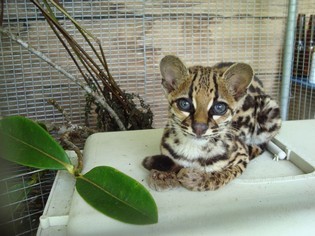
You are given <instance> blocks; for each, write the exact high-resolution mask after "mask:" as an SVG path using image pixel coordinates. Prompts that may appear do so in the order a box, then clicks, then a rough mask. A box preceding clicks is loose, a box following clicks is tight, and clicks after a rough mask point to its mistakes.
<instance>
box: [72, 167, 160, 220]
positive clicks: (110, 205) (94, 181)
mask: <svg viewBox="0 0 315 236" xmlns="http://www.w3.org/2000/svg"><path fill="white" fill-rule="evenodd" d="M76 188H77V191H78V193H79V194H80V195H81V197H82V198H83V199H84V200H85V201H86V202H87V203H89V204H90V205H91V206H92V207H94V208H95V209H97V210H98V211H100V212H102V213H103V214H105V215H107V216H109V217H111V218H114V219H116V220H119V221H122V222H125V223H130V224H137V225H145V224H154V223H157V221H158V213H157V207H156V204H155V202H154V199H153V198H152V196H151V194H150V193H149V192H148V191H147V190H146V189H145V187H143V186H142V185H141V184H140V183H138V182H137V181H136V180H134V179H132V178H130V177H129V176H127V175H125V174H123V173H121V172H120V171H118V170H116V169H114V168H112V167H108V166H99V167H95V168H94V169H92V170H90V171H89V172H88V173H86V174H85V175H80V176H78V177H77V182H76ZM91 193H93V194H91Z"/></svg>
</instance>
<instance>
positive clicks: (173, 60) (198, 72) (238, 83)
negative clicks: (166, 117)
mask: <svg viewBox="0 0 315 236" xmlns="http://www.w3.org/2000/svg"><path fill="white" fill-rule="evenodd" d="M160 70H161V74H162V85H163V87H164V90H165V92H166V96H167V99H168V102H169V106H170V109H169V110H170V119H173V120H174V124H175V125H178V126H179V127H181V129H182V130H183V132H184V133H186V134H190V135H193V136H195V137H198V138H200V137H213V136H216V135H217V134H218V133H221V132H224V131H225V129H226V127H227V126H228V124H229V123H230V122H231V121H232V117H233V115H234V113H235V110H236V109H237V108H238V106H239V104H240V101H241V100H242V98H243V97H244V95H245V94H246V91H247V88H248V86H249V85H250V83H251V81H252V78H253V69H252V68H251V67H250V66H249V65H248V64H245V63H219V64H217V65H215V66H214V67H202V66H195V67H191V68H187V67H186V66H185V65H184V63H183V62H182V61H181V60H180V59H179V58H178V57H176V56H172V55H169V56H165V57H164V58H163V59H162V60H161V62H160Z"/></svg>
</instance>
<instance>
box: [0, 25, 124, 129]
mask: <svg viewBox="0 0 315 236" xmlns="http://www.w3.org/2000/svg"><path fill="white" fill-rule="evenodd" d="M0 33H2V34H4V35H7V36H8V37H9V38H10V39H11V40H13V41H15V42H16V43H18V44H20V45H21V46H22V47H23V48H25V49H26V50H28V51H29V52H31V53H33V54H34V55H36V56H37V57H39V58H40V59H42V60H43V61H45V62H47V63H48V64H49V65H50V66H52V67H53V68H55V69H56V70H57V71H59V72H60V73H62V74H63V75H65V76H66V77H67V78H68V79H70V80H71V81H73V82H75V83H76V84H77V85H79V86H80V87H81V88H82V89H84V90H85V92H86V93H88V94H89V95H91V96H92V97H93V98H94V99H95V102H96V103H98V104H99V105H100V106H101V107H103V108H104V109H106V111H107V112H108V113H109V114H110V115H111V117H112V118H113V119H114V120H115V121H116V123H117V125H118V127H119V128H120V130H126V128H125V126H124V124H123V123H122V122H121V120H120V118H119V117H118V115H117V114H116V112H115V111H114V110H113V109H112V108H111V107H110V106H109V104H108V103H107V102H106V101H105V99H104V98H103V97H101V96H99V95H97V94H96V93H95V92H94V91H93V90H92V89H91V88H90V87H89V86H88V85H86V84H83V83H82V82H81V81H80V80H79V79H78V78H76V77H75V76H73V75H71V74H70V73H69V72H67V71H66V70H64V69H63V68H62V67H60V66H59V65H57V64H56V63H54V62H53V61H52V60H51V59H50V58H49V57H47V56H46V55H45V54H44V53H42V52H40V51H38V50H36V49H35V48H33V47H31V46H30V45H29V44H28V43H26V42H24V41H23V40H21V39H20V38H18V37H16V36H15V35H14V34H12V33H11V32H9V31H7V30H5V29H4V28H2V27H0Z"/></svg>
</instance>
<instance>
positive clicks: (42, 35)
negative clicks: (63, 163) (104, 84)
mask: <svg viewBox="0 0 315 236" xmlns="http://www.w3.org/2000/svg"><path fill="white" fill-rule="evenodd" d="M2 2H3V10H2V15H3V20H2V26H3V28H4V29H6V30H8V31H9V32H11V33H12V34H14V35H16V36H18V37H19V38H20V39H21V40H23V41H25V42H27V43H29V44H30V45H31V46H32V47H34V48H36V49H37V50H39V51H41V52H43V53H45V55H47V56H48V57H49V58H51V59H52V60H53V61H54V62H55V63H56V64H58V65H60V66H62V68H64V69H65V70H66V71H68V72H69V73H71V74H73V75H74V76H76V77H80V74H79V72H78V70H77V69H76V67H75V65H74V64H73V62H72V61H71V59H70V58H69V56H68V54H67V52H66V51H65V50H64V49H63V47H62V45H61V44H60V42H59V41H58V39H57V38H56V36H55V35H54V33H53V32H52V30H51V29H50V28H49V26H48V24H47V22H46V21H45V19H44V17H43V16H42V15H41V13H40V12H39V11H38V10H36V8H35V6H34V5H33V4H32V3H31V2H29V1H25V0H15V1H9V0H6V1H2ZM59 2H60V4H62V5H63V6H64V7H65V9H66V10H67V11H68V12H69V14H70V15H71V16H72V17H74V18H75V19H76V20H77V21H78V22H79V23H80V24H82V26H83V27H85V28H87V29H88V30H89V31H90V32H92V33H93V35H95V36H96V37H97V38H99V39H100V41H101V42H102V46H103V49H104V51H105V54H106V58H107V61H108V65H109V68H110V71H111V73H112V75H113V77H114V78H115V80H116V82H117V83H118V85H119V86H120V87H121V88H122V89H123V90H126V91H128V92H130V93H135V94H140V95H141V97H142V98H143V99H144V100H145V101H146V102H147V103H148V104H150V106H151V109H152V111H153V113H154V123H153V124H154V127H155V128H160V127H162V126H163V125H164V123H165V121H166V119H167V112H166V110H167V103H166V99H164V94H163V91H162V89H161V88H160V87H161V86H160V75H159V68H158V65H159V60H160V59H161V58H162V56H164V55H167V54H176V55H178V56H179V57H181V58H182V59H183V60H184V61H185V62H186V63H187V65H193V64H202V65H213V64H215V63H217V62H221V61H242V62H246V63H249V64H250V65H252V67H253V68H254V70H255V73H256V74H257V76H258V77H259V78H260V79H261V80H263V82H264V85H265V88H266V91H267V93H269V94H270V95H271V96H273V97H274V98H275V99H278V100H280V96H281V94H280V86H281V74H282V57H283V45H284V38H285V25H286V20H287V16H288V5H289V0H281V1H271V0H268V1H262V0H261V1H260V0H255V1H243V0H238V1H221V0H220V1H208V0H207V1H206V0H199V1H192V0H176V1H162V0H158V1H156V0H146V1H144V0H133V1H127V0H107V1H96V0H88V1H69V0H63V1H59ZM313 5H314V1H311V0H309V1H306V0H305V1H299V3H298V13H303V14H306V19H305V21H307V22H308V21H309V20H310V19H311V15H312V14H315V12H314V11H313V7H312V6H313ZM58 19H59V20H60V21H61V22H62V24H63V25H64V26H65V27H67V29H68V31H69V32H70V34H72V35H73V36H74V37H76V36H78V33H77V32H76V31H75V30H74V28H71V26H70V25H69V22H67V20H66V19H65V18H64V17H62V16H59V18H58ZM82 46H83V47H85V48H87V47H86V46H87V45H85V44H84V42H83V41H82ZM87 50H88V48H87ZM303 50H304V49H303ZM304 51H305V50H304ZM304 55H305V52H304ZM0 56H1V65H0V108H1V110H0V111H1V114H0V115H1V116H3V117H4V116H10V115H22V116H27V117H29V118H31V119H34V120H37V121H42V122H45V123H51V122H53V123H57V124H61V123H63V122H64V117H63V116H62V114H61V113H60V112H58V111H57V110H55V109H54V107H52V106H51V105H49V104H47V100H48V99H54V100H56V101H57V102H58V103H59V104H60V106H62V107H63V108H64V109H65V110H66V111H67V113H68V114H69V116H70V118H71V121H72V122H73V123H76V124H78V125H84V124H85V110H84V107H85V105H86V101H85V93H84V92H83V91H82V89H81V88H79V87H78V85H76V84H75V83H73V82H72V81H70V80H69V79H67V78H66V77H65V76H64V75H62V74H61V73H60V72H58V71H56V70H55V69H54V68H52V67H50V66H49V65H48V64H47V63H45V62H44V61H42V60H41V59H39V58H38V57H36V56H35V55H33V54H31V53H30V52H28V51H27V50H26V49H25V48H23V47H21V46H20V45H18V44H16V43H15V42H14V41H12V40H11V39H10V38H8V37H6V36H4V35H1V41H0ZM299 60H304V61H305V60H306V59H305V57H303V56H302V57H300V58H299ZM307 60H309V59H307ZM295 63H296V65H300V62H296V61H295ZM309 68H310V67H309ZM309 71H310V69H309ZM292 75H294V74H293V70H292ZM293 77H294V76H293ZM309 77H310V74H308V75H307V76H304V77H302V78H300V79H297V80H296V78H293V79H292V82H291V85H292V86H291V100H290V108H289V119H305V118H314V110H315V105H314V103H313V102H312V101H313V100H314V99H313V97H314V95H313V89H314V85H312V84H311V83H309V82H308V81H309ZM304 82H305V84H304ZM90 123H91V125H92V126H93V125H95V123H96V121H95V120H93V119H92V120H91V122H90ZM15 168H17V169H18V172H16V171H15V170H16V169H15ZM9 170H10V172H11V173H10V174H11V175H10V177H5V178H2V179H1V182H0V184H1V188H2V189H3V193H5V194H2V195H3V197H9V196H11V195H16V194H22V193H23V194H24V197H23V198H22V199H23V200H16V203H14V202H12V201H11V203H8V204H6V205H5V206H3V207H4V208H3V209H6V207H14V204H17V205H21V204H20V203H21V202H23V206H24V207H23V208H20V207H18V208H20V209H23V212H19V213H18V214H16V213H14V214H11V216H10V217H9V218H10V219H8V221H7V222H9V223H8V224H10V225H11V226H12V227H11V228H12V231H11V234H12V235H33V234H34V233H35V231H36V224H38V221H36V220H34V219H35V218H36V217H37V218H38V216H39V215H40V213H41V211H42V210H43V206H44V204H45V201H46V198H47V195H48V194H49V189H50V186H51V184H52V182H53V179H54V173H52V172H48V173H46V172H42V171H35V170H30V169H25V168H22V167H16V166H12V167H11V166H10V168H9ZM34 176H37V177H36V180H37V181H36V183H33V181H34V180H33V179H34ZM19 186H20V188H18V187H19ZM29 191H30V192H32V193H30V192H29ZM15 193H16V194H15ZM37 198H38V199H40V200H36V204H33V202H34V201H35V200H34V199H37ZM24 203H25V204H24ZM1 211H2V210H1ZM24 219H27V220H24ZM21 222H22V223H21ZM34 222H35V223H34ZM22 224H23V227H22V226H21V225H22Z"/></svg>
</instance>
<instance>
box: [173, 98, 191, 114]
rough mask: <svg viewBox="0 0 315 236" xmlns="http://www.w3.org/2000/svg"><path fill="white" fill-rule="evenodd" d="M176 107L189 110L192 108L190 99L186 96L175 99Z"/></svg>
mask: <svg viewBox="0 0 315 236" xmlns="http://www.w3.org/2000/svg"><path fill="white" fill-rule="evenodd" d="M176 104H177V107H178V109H180V110H181V111H186V112H191V111H192V110H193V108H194V106H193V105H192V103H191V101H189V100H188V99H187V98H180V99H178V100H177V101H176Z"/></svg>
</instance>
